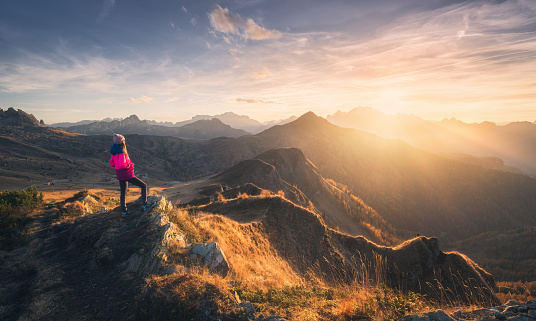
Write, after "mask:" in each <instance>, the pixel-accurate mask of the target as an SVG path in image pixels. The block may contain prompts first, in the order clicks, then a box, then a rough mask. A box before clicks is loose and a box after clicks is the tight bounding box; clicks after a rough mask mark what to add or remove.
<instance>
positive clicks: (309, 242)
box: [190, 196, 496, 303]
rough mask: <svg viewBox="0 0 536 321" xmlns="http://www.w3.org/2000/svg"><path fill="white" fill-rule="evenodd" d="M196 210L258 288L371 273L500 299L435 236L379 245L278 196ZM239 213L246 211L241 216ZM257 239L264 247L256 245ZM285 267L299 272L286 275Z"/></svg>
mask: <svg viewBox="0 0 536 321" xmlns="http://www.w3.org/2000/svg"><path fill="white" fill-rule="evenodd" d="M190 210H192V209H190ZM195 211H196V212H198V213H212V214H214V216H211V215H208V216H207V215H205V214H200V215H201V216H199V218H198V220H199V221H200V224H201V226H203V227H204V228H205V229H206V230H207V231H210V232H209V233H211V234H212V235H213V236H214V237H215V238H216V239H217V241H218V242H219V244H220V245H221V247H222V249H223V250H224V251H225V253H226V255H227V257H228V260H229V262H230V264H231V271H232V272H231V273H232V274H233V277H234V278H236V279H240V278H246V277H247V278H252V277H255V278H256V279H257V280H258V281H257V283H256V286H259V287H262V286H263V285H267V286H273V284H271V283H273V282H275V283H280V282H283V284H279V285H286V283H288V282H294V283H296V282H300V279H299V278H301V279H302V280H307V281H308V282H312V281H313V280H315V282H321V283H325V284H330V285H340V284H352V283H353V282H356V281H357V282H364V283H366V282H369V281H371V280H374V281H372V282H377V284H380V283H384V284H386V285H388V286H390V287H392V288H396V289H400V290H402V291H414V292H418V293H423V294H426V295H428V296H429V297H430V298H433V299H437V300H446V301H451V302H477V301H480V302H488V303H489V302H491V303H494V300H496V299H495V298H494V295H493V291H492V287H493V284H494V281H493V278H492V277H491V275H489V274H488V273H486V272H485V271H484V270H482V269H481V268H479V267H478V266H477V265H476V264H474V262H472V261H471V260H470V259H468V258H467V257H465V256H463V255H460V254H458V253H444V252H442V251H440V249H439V246H438V242H437V239H434V238H426V237H420V238H415V239H413V240H411V241H408V242H406V243H404V244H402V245H400V246H398V247H394V248H393V247H383V246H378V245H376V244H374V243H372V242H370V241H368V240H366V239H365V238H363V237H352V236H348V235H345V234H341V233H339V232H337V231H335V230H333V229H330V228H328V227H327V226H326V225H325V224H324V222H323V220H322V218H321V217H320V216H319V215H317V214H315V213H313V212H310V211H308V210H306V209H304V208H302V207H298V206H296V205H294V204H293V203H291V202H289V201H287V200H284V199H282V198H280V197H278V196H267V197H250V198H245V199H244V198H238V199H231V200H221V201H214V202H212V203H210V204H207V205H203V206H200V207H198V208H195ZM247 212H249V213H250V216H249V220H248V216H247V215H246V214H245V213H247ZM237 213H242V214H241V215H240V216H239V218H238V219H237ZM220 215H221V216H224V217H221V216H220ZM259 245H260V246H262V248H264V251H262V252H259V251H257V247H258V246H259ZM259 262H262V263H263V264H259ZM281 262H284V263H285V264H281ZM281 267H284V269H283V270H282V271H280V272H279V271H278V269H280V268H281ZM288 267H290V268H291V269H292V275H295V278H294V279H288V278H286V277H285V274H289V271H288ZM244 271H249V275H244V274H243V273H244ZM439 275H441V276H444V277H441V278H439V277H438V276H439Z"/></svg>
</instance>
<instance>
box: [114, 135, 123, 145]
mask: <svg viewBox="0 0 536 321" xmlns="http://www.w3.org/2000/svg"><path fill="white" fill-rule="evenodd" d="M124 141H125V137H123V135H119V134H114V144H121V143H122V142H124Z"/></svg>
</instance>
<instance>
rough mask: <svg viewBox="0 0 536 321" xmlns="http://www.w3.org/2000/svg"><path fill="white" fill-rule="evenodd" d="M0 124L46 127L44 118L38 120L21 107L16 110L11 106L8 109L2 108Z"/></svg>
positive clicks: (0, 110)
mask: <svg viewBox="0 0 536 321" xmlns="http://www.w3.org/2000/svg"><path fill="white" fill-rule="evenodd" d="M0 126H14V127H46V125H45V123H44V122H43V121H42V120H41V121H38V120H37V119H36V118H35V116H34V115H32V114H27V113H25V112H24V111H22V110H20V109H19V110H15V108H13V107H9V108H8V110H6V111H4V110H2V109H1V108H0Z"/></svg>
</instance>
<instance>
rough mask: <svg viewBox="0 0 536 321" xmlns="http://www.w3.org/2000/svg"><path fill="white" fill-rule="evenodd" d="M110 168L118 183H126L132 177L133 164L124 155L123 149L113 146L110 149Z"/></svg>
mask: <svg viewBox="0 0 536 321" xmlns="http://www.w3.org/2000/svg"><path fill="white" fill-rule="evenodd" d="M110 153H111V154H112V156H111V157H110V166H112V167H114V168H115V177H116V178H117V179H118V180H120V181H126V180H129V179H131V178H133V177H134V163H133V162H131V161H130V158H129V157H128V155H127V154H126V153H125V151H124V150H123V148H121V146H119V145H117V144H113V145H112V148H110Z"/></svg>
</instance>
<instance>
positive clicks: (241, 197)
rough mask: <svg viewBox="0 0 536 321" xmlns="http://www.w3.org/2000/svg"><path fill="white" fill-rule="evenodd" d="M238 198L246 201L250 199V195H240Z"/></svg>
mask: <svg viewBox="0 0 536 321" xmlns="http://www.w3.org/2000/svg"><path fill="white" fill-rule="evenodd" d="M237 198H239V199H244V200H245V199H248V198H249V195H248V194H246V193H238V196H237Z"/></svg>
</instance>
